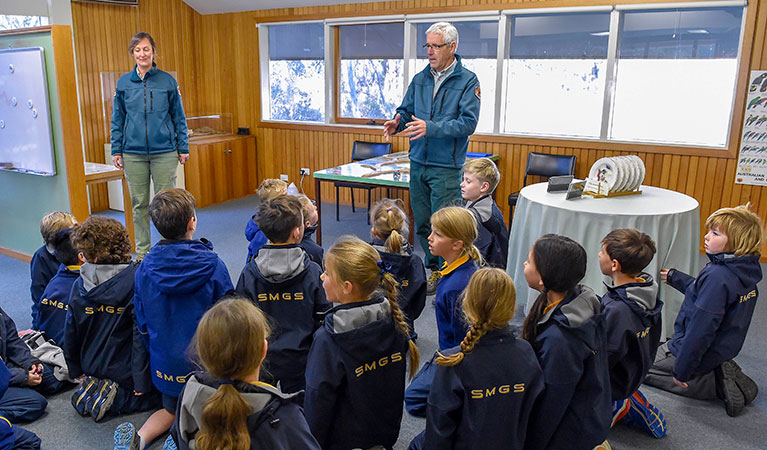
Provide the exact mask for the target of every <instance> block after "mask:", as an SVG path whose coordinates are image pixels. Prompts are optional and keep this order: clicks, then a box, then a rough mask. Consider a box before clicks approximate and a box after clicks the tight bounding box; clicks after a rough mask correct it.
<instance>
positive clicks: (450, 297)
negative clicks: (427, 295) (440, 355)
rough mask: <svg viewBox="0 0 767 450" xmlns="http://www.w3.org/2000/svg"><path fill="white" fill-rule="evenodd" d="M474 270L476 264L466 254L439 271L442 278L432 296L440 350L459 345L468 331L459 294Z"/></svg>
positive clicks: (475, 269)
mask: <svg viewBox="0 0 767 450" xmlns="http://www.w3.org/2000/svg"><path fill="white" fill-rule="evenodd" d="M476 271H477V265H476V264H475V263H474V260H472V259H471V258H469V256H468V255H463V256H461V257H460V258H458V259H457V260H455V261H454V262H453V264H451V265H450V266H448V267H445V268H443V269H442V271H441V273H442V278H440V279H439V282H437V294H436V296H435V297H434V309H435V312H436V314H437V334H438V335H439V349H440V350H446V349H448V348H452V347H456V346H458V345H460V344H461V341H463V338H465V337H466V332H467V331H469V325H468V324H467V323H466V320H465V319H464V316H463V310H462V306H461V302H460V296H461V293H462V292H463V290H464V289H466V286H467V285H468V284H469V279H471V276H472V275H474V272H476Z"/></svg>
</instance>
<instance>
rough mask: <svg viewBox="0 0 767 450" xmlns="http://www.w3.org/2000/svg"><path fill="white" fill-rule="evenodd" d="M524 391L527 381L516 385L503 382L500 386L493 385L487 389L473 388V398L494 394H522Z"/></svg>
mask: <svg viewBox="0 0 767 450" xmlns="http://www.w3.org/2000/svg"><path fill="white" fill-rule="evenodd" d="M522 392H525V383H519V384H515V385H514V386H512V385H510V384H503V385H501V386H498V387H496V386H493V387H491V388H485V389H472V390H471V398H473V399H481V398H488V397H492V396H494V395H506V394H521V393H522Z"/></svg>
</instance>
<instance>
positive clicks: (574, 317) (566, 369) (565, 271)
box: [522, 234, 612, 450]
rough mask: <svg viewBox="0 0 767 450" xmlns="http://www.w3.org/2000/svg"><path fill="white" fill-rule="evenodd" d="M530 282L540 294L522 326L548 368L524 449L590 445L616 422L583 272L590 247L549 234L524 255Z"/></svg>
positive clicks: (599, 320) (596, 312)
mask: <svg viewBox="0 0 767 450" xmlns="http://www.w3.org/2000/svg"><path fill="white" fill-rule="evenodd" d="M524 273H525V278H526V279H527V284H528V285H529V286H530V287H531V288H533V289H535V290H537V291H540V292H541V294H540V295H539V296H538V298H537V299H536V300H535V303H533V306H532V307H531V308H530V312H529V313H528V314H527V318H526V319H525V322H524V324H523V326H522V337H523V338H524V339H526V340H527V341H528V342H530V344H532V346H533V349H534V350H535V353H536V354H537V355H538V360H539V361H540V363H541V368H542V369H543V376H544V380H545V383H546V388H545V391H544V393H543V395H542V396H541V398H540V399H539V400H538V402H537V404H536V406H535V409H534V411H533V416H532V418H531V420H530V423H531V426H530V429H529V430H528V436H529V437H530V438H529V439H527V441H526V443H525V448H526V449H572V450H589V449H592V448H594V447H595V446H597V445H599V444H601V443H602V442H603V441H604V440H605V438H606V437H607V432H608V430H609V429H610V422H611V420H612V402H611V401H610V377H609V374H608V366H607V352H606V347H607V346H606V342H605V324H604V315H603V314H602V313H601V311H602V306H601V305H600V303H599V298H598V297H597V296H596V294H594V291H592V290H591V288H590V287H588V286H585V285H579V284H578V282H579V281H580V280H581V279H583V276H584V275H585V273H586V251H585V250H584V249H583V247H582V246H581V245H580V244H578V243H577V242H575V241H573V240H572V239H570V238H568V237H565V236H560V235H556V234H547V235H544V236H543V237H541V238H540V239H538V240H537V241H536V242H535V244H533V248H532V249H531V250H530V254H529V256H528V258H527V261H525V270H524Z"/></svg>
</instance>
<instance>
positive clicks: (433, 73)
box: [384, 22, 480, 295]
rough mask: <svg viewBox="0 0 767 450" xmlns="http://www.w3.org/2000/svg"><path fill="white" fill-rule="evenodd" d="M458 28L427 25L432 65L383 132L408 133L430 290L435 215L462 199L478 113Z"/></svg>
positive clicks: (434, 275)
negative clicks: (460, 51) (459, 50)
mask: <svg viewBox="0 0 767 450" xmlns="http://www.w3.org/2000/svg"><path fill="white" fill-rule="evenodd" d="M457 47H458V30H456V29H455V27H454V26H453V25H452V24H450V23H448V22H439V23H435V24H434V25H432V26H431V27H429V29H428V30H426V44H425V45H424V48H426V50H427V54H428V56H429V66H428V67H426V68H424V70H423V71H421V72H420V73H418V74H416V76H415V77H414V78H413V81H412V82H411V83H410V86H408V89H407V93H406V94H405V98H404V99H403V100H402V104H401V105H400V106H399V108H397V114H396V116H395V117H394V119H392V120H388V121H386V122H385V123H384V136H385V137H386V139H387V140H388V139H389V136H392V135H394V134H397V133H399V132H400V131H403V130H404V135H405V136H408V137H409V138H410V205H411V207H412V209H413V218H414V220H415V227H416V234H417V235H418V240H419V241H420V242H421V248H422V249H423V251H424V253H425V254H426V260H425V265H426V267H428V268H429V269H431V271H432V272H431V275H430V276H429V284H428V291H427V292H428V294H429V295H431V294H434V292H435V291H436V289H437V280H439V276H440V274H439V261H438V259H437V257H436V256H434V255H432V254H431V252H429V242H428V236H429V234H430V233H431V223H430V219H431V215H432V214H433V213H434V212H436V211H437V210H438V209H440V208H442V207H443V206H447V205H451V204H458V203H459V202H460V200H461V188H460V184H461V167H462V166H463V163H464V161H465V160H466V150H467V149H468V147H469V136H470V135H471V134H472V133H474V129H475V128H476V127H477V120H478V118H479V99H480V91H479V80H478V79H477V76H476V75H475V74H474V73H473V72H471V71H470V70H468V69H465V68H464V67H463V66H462V65H461V57H460V56H459V55H456V54H455V50H456V48H457Z"/></svg>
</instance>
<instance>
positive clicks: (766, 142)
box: [735, 70, 767, 186]
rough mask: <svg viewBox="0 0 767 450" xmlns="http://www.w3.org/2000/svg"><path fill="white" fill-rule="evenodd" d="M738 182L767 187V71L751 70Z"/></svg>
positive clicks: (737, 176) (739, 158) (739, 157)
mask: <svg viewBox="0 0 767 450" xmlns="http://www.w3.org/2000/svg"><path fill="white" fill-rule="evenodd" d="M735 183H737V184H752V185H755V186H767V70H752V71H751V83H750V84H749V87H748V95H747V96H746V113H745V114H744V115H743V135H742V136H741V139H740V154H739V155H738V173H737V175H736V177H735Z"/></svg>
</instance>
